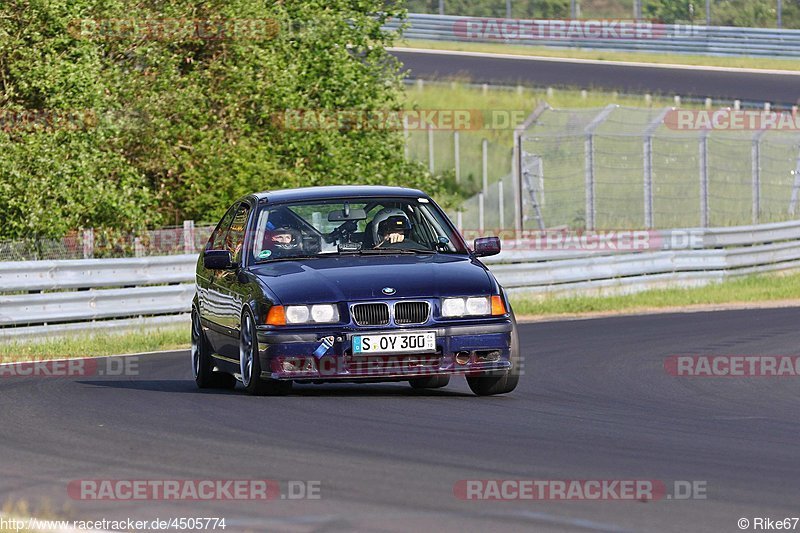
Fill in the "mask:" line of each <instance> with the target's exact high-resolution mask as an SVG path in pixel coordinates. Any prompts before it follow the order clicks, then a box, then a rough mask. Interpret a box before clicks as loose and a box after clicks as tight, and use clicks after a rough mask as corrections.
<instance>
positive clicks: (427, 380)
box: [408, 375, 450, 389]
mask: <svg viewBox="0 0 800 533" xmlns="http://www.w3.org/2000/svg"><path fill="white" fill-rule="evenodd" d="M408 383H409V384H410V385H411V388H412V389H441V388H442V387H447V384H448V383H450V376H448V375H443V376H428V377H424V378H414V379H410V380H408Z"/></svg>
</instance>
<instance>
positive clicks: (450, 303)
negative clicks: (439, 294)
mask: <svg viewBox="0 0 800 533" xmlns="http://www.w3.org/2000/svg"><path fill="white" fill-rule="evenodd" d="M504 314H506V309H505V305H503V300H502V298H501V297H500V296H472V297H469V298H445V299H444V300H442V316H443V317H445V318H454V317H460V316H489V315H504Z"/></svg>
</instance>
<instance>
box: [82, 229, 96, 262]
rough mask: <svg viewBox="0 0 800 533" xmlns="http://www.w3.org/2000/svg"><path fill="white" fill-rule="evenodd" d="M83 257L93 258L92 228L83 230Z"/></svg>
mask: <svg viewBox="0 0 800 533" xmlns="http://www.w3.org/2000/svg"><path fill="white" fill-rule="evenodd" d="M83 258H84V259H92V258H94V228H88V229H85V230H83Z"/></svg>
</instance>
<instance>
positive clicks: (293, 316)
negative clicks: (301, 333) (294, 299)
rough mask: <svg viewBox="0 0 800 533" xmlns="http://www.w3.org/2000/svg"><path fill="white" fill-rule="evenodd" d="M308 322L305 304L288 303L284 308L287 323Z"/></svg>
mask: <svg viewBox="0 0 800 533" xmlns="http://www.w3.org/2000/svg"><path fill="white" fill-rule="evenodd" d="M306 322H308V307H307V306H305V305H290V306H288V307H287V308H286V323H287V324H305V323H306Z"/></svg>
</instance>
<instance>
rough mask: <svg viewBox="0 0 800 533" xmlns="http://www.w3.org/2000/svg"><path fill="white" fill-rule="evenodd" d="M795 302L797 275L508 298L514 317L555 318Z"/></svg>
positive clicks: (799, 280) (798, 294)
mask: <svg viewBox="0 0 800 533" xmlns="http://www.w3.org/2000/svg"><path fill="white" fill-rule="evenodd" d="M793 300H794V301H796V302H797V305H800V273H795V274H785V275H782V274H762V275H757V276H748V277H745V278H739V279H734V280H729V281H724V282H722V283H714V284H711V285H707V286H705V287H697V288H689V289H680V288H677V289H658V290H652V291H644V292H640V293H636V294H630V295H624V296H570V297H564V298H547V299H542V300H539V299H534V298H531V297H524V296H516V297H512V298H511V301H512V305H513V307H514V312H515V313H516V314H517V315H518V316H537V317H540V316H558V315H576V314H585V313H598V312H636V311H648V310H657V309H667V308H674V309H676V310H678V311H679V310H681V309H684V308H687V307H692V306H700V305H719V304H753V305H754V306H757V304H759V303H763V302H790V301H793Z"/></svg>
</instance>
